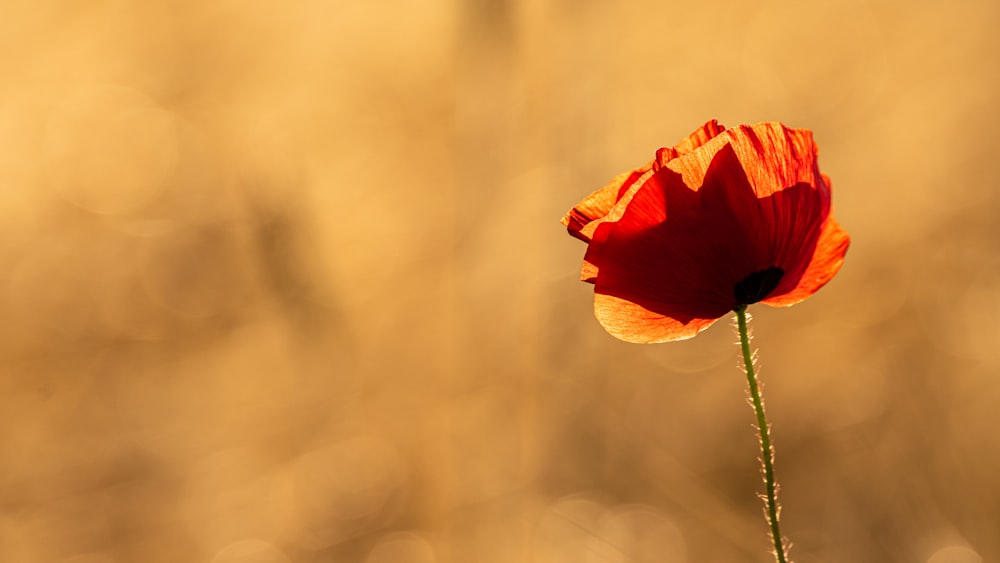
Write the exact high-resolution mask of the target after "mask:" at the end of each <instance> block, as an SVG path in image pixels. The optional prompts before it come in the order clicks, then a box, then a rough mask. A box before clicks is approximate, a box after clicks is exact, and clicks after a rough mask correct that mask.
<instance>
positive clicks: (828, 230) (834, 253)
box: [763, 215, 851, 307]
mask: <svg viewBox="0 0 1000 563" xmlns="http://www.w3.org/2000/svg"><path fill="white" fill-rule="evenodd" d="M850 245H851V237H849V236H848V235H847V231H845V230H844V229H842V228H841V227H840V225H839V224H838V223H837V221H836V220H835V219H834V218H833V215H829V216H828V217H827V219H826V222H824V223H823V230H822V232H821V233H820V235H819V242H817V243H816V249H815V251H814V252H813V255H812V259H811V260H810V262H809V265H808V267H807V268H806V269H805V271H804V272H803V273H802V276H801V277H800V278H799V280H798V283H797V284H796V285H795V286H794V287H793V288H792V289H791V290H790V291H788V292H787V293H784V294H780V295H777V291H775V294H776V295H775V296H774V297H771V298H768V299H765V300H764V301H763V302H764V303H767V304H768V305H772V306H775V307H789V306H791V305H795V304H796V303H798V302H800V301H802V300H804V299H806V298H807V297H809V296H810V295H812V294H813V293H816V291H818V290H819V288H821V287H823V286H824V285H826V283H827V282H829V281H830V280H831V279H833V276H834V275H836V274H837V272H838V271H839V270H840V267H841V265H843V263H844V255H845V254H846V253H847V248H848V247H849V246H850Z"/></svg>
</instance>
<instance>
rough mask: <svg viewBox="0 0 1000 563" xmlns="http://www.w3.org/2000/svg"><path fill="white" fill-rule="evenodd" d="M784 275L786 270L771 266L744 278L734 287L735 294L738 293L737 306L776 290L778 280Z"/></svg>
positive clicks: (759, 298) (761, 297) (749, 302)
mask: <svg viewBox="0 0 1000 563" xmlns="http://www.w3.org/2000/svg"><path fill="white" fill-rule="evenodd" d="M784 275H785V271H784V270H782V269H781V268H779V267H777V266H771V267H770V268H767V269H766V270H761V271H759V272H754V273H752V274H750V275H749V276H747V277H745V278H743V281H740V282H739V283H737V284H736V287H734V288H733V294H734V295H736V306H737V307H738V306H740V305H749V304H751V303H756V302H758V301H760V300H761V299H763V298H765V297H767V296H768V294H770V293H771V292H772V291H774V288H776V287H778V282H780V281H781V278H782V276H784Z"/></svg>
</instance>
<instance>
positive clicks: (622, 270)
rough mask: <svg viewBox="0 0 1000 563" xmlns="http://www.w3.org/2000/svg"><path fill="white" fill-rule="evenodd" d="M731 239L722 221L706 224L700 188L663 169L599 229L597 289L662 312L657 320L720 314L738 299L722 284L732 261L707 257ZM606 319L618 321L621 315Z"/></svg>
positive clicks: (593, 259) (594, 251)
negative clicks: (695, 187)
mask: <svg viewBox="0 0 1000 563" xmlns="http://www.w3.org/2000/svg"><path fill="white" fill-rule="evenodd" d="M747 189H749V188H747ZM616 209H618V207H617V206H616ZM706 227H707V228H706ZM729 238H730V237H727V236H726V232H725V231H724V230H723V229H720V228H717V226H716V225H708V226H706V225H705V224H704V222H703V216H702V214H701V200H700V197H699V195H698V193H697V192H695V191H693V190H691V189H690V188H688V187H687V186H686V185H684V182H683V180H682V179H681V176H680V175H679V174H677V173H676V172H674V171H673V170H671V169H669V168H663V169H661V170H660V171H659V172H656V173H654V174H652V175H651V176H650V177H649V179H648V180H647V181H646V182H645V183H644V184H643V185H642V187H641V188H639V189H638V190H637V191H636V192H635V193H634V194H633V196H632V199H631V202H630V203H628V204H627V205H626V206H623V213H622V216H621V218H620V219H619V220H617V221H614V222H605V223H603V224H601V225H600V226H599V227H598V228H597V230H596V231H595V233H594V238H593V240H592V241H591V244H590V246H589V248H588V250H587V255H586V257H585V260H586V262H588V263H590V264H593V265H595V266H596V267H597V269H598V276H597V278H596V287H595V292H596V293H597V294H601V295H609V296H612V297H616V298H619V299H622V300H626V301H629V302H632V303H634V304H636V305H638V306H639V307H641V308H642V309H644V310H646V311H648V312H651V313H655V314H656V315H659V316H660V317H658V318H654V319H652V321H651V322H659V323H661V324H662V323H663V322H669V323H672V324H680V325H687V324H689V323H691V322H695V321H697V320H699V319H700V320H705V321H707V320H715V319H718V318H719V317H721V316H722V315H724V314H726V312H727V311H729V310H730V309H732V308H733V306H734V297H733V290H732V288H733V285H732V284H730V283H728V282H726V283H723V284H720V279H721V278H723V277H724V276H725V277H731V276H728V275H726V274H725V272H724V271H720V265H723V267H725V261H724V260H716V259H706V256H711V257H717V256H718V255H719V253H720V252H722V251H723V250H724V249H725V246H726V245H727V244H728V239H729ZM646 317H648V315H646ZM599 318H603V319H605V320H606V321H607V322H616V319H617V318H620V315H610V314H606V315H602V316H599ZM663 318H669V319H672V320H671V321H663V320H662V319H663ZM657 319H659V320H657ZM647 320H648V319H647ZM602 324H604V326H605V328H607V329H608V330H609V331H611V330H616V329H615V327H613V326H611V325H609V324H605V323H604V321H602ZM696 326H708V325H707V324H705V323H701V322H696ZM622 330H624V329H622ZM672 332H677V330H676V329H674V330H672Z"/></svg>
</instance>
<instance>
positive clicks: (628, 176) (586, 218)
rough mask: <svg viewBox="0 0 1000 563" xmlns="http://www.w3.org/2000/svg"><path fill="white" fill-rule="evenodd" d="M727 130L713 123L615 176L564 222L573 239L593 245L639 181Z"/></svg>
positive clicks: (567, 215) (575, 208) (579, 204)
mask: <svg viewBox="0 0 1000 563" xmlns="http://www.w3.org/2000/svg"><path fill="white" fill-rule="evenodd" d="M725 130H726V128H725V127H723V126H722V125H719V122H718V121H717V120H715V119H713V120H711V121H709V122H708V123H705V124H704V125H702V126H701V127H699V128H698V129H696V130H694V131H693V132H692V133H691V134H690V135H688V136H687V137H686V138H685V139H684V140H683V141H681V142H680V143H678V144H677V145H675V146H674V147H673V148H661V149H659V150H658V151H656V158H655V159H654V160H653V161H651V162H648V163H646V165H645V166H642V167H640V168H636V169H635V170H630V171H628V172H623V173H621V174H619V175H617V176H615V177H614V178H612V179H611V181H610V182H608V183H607V184H606V185H605V186H604V187H603V188H601V189H599V190H597V191H595V192H594V193H592V194H590V195H589V196H587V197H586V198H585V199H584V200H583V201H581V202H580V203H578V204H576V206H575V207H573V209H570V210H569V212H568V213H566V215H565V216H564V217H563V218H562V224H563V226H565V227H566V229H567V230H568V231H569V234H571V235H573V236H574V237H576V238H578V239H580V240H582V241H584V242H590V239H591V237H592V236H593V233H594V230H595V229H596V228H597V225H598V224H599V223H600V222H601V220H603V219H604V217H605V216H606V215H608V213H610V212H611V209H612V207H614V206H615V204H616V203H618V201H619V200H621V199H622V198H623V197H624V196H625V194H626V193H627V192H628V190H629V189H630V188H633V187H638V186H637V184H639V185H641V182H640V180H641V179H642V176H643V175H645V174H646V173H647V172H649V171H650V170H659V169H660V168H662V167H663V166H665V165H666V163H667V162H669V161H671V160H673V159H674V158H677V157H678V156H680V155H682V154H687V153H689V152H691V151H693V150H695V149H697V148H698V147H700V146H701V145H703V144H705V143H707V142H708V141H709V140H711V139H712V138H714V137H716V136H717V135H719V133H721V132H723V131H725Z"/></svg>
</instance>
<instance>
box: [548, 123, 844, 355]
mask: <svg viewBox="0 0 1000 563" xmlns="http://www.w3.org/2000/svg"><path fill="white" fill-rule="evenodd" d="M816 156H817V148H816V144H815V143H814V142H813V139H812V133H811V132H810V131H807V130H805V129H789V128H787V127H785V126H784V125H782V124H780V123H760V124H757V125H752V126H750V125H741V126H739V127H736V128H735V129H729V130H726V129H725V128H724V127H722V126H721V125H719V124H718V123H717V122H716V121H714V120H713V121H710V122H708V123H706V124H705V125H703V126H702V127H701V128H700V129H698V130H697V131H695V132H694V133H692V134H691V135H690V136H688V138H687V139H685V140H684V141H682V142H681V143H680V144H678V145H677V146H675V147H673V148H663V149H660V150H658V151H657V152H656V158H654V159H653V160H652V161H651V162H649V163H648V164H646V165H645V166H642V167H641V168H636V169H635V170H632V171H630V172H626V173H624V174H621V175H619V176H617V177H616V178H615V179H613V180H612V181H611V182H610V183H608V185H606V186H604V187H603V188H601V189H600V190H597V191H596V192H594V193H593V194H591V195H590V196H588V197H587V198H586V199H585V200H583V201H582V202H580V203H579V204H578V205H577V206H576V207H574V208H573V209H572V210H570V212H569V213H567V214H566V216H565V217H564V218H563V224H564V225H565V226H566V228H567V229H568V230H569V233H570V234H571V235H573V236H575V237H577V238H579V239H581V240H583V241H584V242H587V243H588V247H587V254H586V256H585V257H584V263H583V272H582V274H581V279H583V280H584V281H587V282H591V283H593V284H594V286H595V287H594V293H595V300H594V311H595V313H596V316H597V319H598V320H599V321H600V323H601V324H602V325H603V326H604V328H605V329H607V331H608V332H610V333H611V334H612V335H614V336H616V337H618V338H620V339H622V340H626V341H629V342H666V341H669V340H681V339H684V338H690V337H692V336H694V335H696V334H697V333H698V332H699V331H702V330H704V329H706V328H708V327H709V326H710V325H711V324H712V323H714V322H715V321H717V320H718V319H719V318H720V317H722V316H724V315H725V314H726V313H728V312H729V311H732V310H734V309H736V308H738V307H740V306H743V305H749V304H751V303H756V302H758V301H761V302H764V303H766V304H768V305H773V306H778V307H787V306H789V305H794V304H795V303H798V302H799V301H802V300H803V299H805V298H807V297H809V296H810V295H812V294H813V293H815V292H816V291H817V290H818V289H819V288H821V287H823V285H825V284H826V283H827V282H828V281H830V279H831V278H833V276H834V274H836V273H837V271H838V270H839V269H840V266H841V264H843V261H844V254H845V253H846V252H847V247H848V245H849V244H850V237H848V235H847V233H846V232H845V231H844V230H843V229H841V228H840V225H838V224H837V221H836V220H834V218H833V214H832V212H831V208H830V179H829V178H828V177H826V176H825V175H823V174H821V173H820V171H819V166H818V164H817V162H816Z"/></svg>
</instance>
